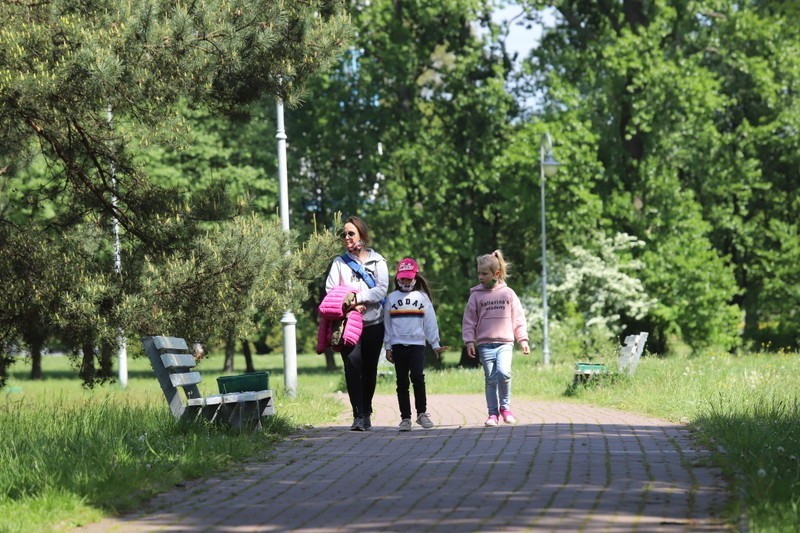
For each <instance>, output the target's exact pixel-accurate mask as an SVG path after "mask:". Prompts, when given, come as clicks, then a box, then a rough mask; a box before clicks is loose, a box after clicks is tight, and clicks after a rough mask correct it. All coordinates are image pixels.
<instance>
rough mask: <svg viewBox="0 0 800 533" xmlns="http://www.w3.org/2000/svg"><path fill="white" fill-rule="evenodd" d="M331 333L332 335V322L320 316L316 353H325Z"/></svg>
mask: <svg viewBox="0 0 800 533" xmlns="http://www.w3.org/2000/svg"><path fill="white" fill-rule="evenodd" d="M331 335H333V322H332V321H331V320H328V319H327V318H325V317H320V318H319V329H318V330H317V353H325V350H327V349H328V346H330V343H331Z"/></svg>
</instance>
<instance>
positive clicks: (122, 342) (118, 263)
mask: <svg viewBox="0 0 800 533" xmlns="http://www.w3.org/2000/svg"><path fill="white" fill-rule="evenodd" d="M106 119H107V120H108V129H110V130H112V131H113V130H114V111H113V109H112V108H111V104H108V106H107V107H106ZM109 174H111V189H112V190H113V191H114V192H113V195H112V196H111V205H112V206H113V207H114V219H113V220H112V224H113V225H112V226H111V231H112V232H113V234H114V273H115V274H116V275H117V276H122V248H121V247H120V242H119V218H117V214H116V209H117V168H116V166H115V165H114V160H113V159H112V160H111V164H110V165H109ZM118 331H119V335H118V336H117V359H118V361H119V384H120V386H121V387H122V388H123V389H124V388H126V387H127V386H128V341H127V339H126V338H125V332H124V331H123V329H122V326H120V327H119V330H118Z"/></svg>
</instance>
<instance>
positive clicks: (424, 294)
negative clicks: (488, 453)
mask: <svg viewBox="0 0 800 533" xmlns="http://www.w3.org/2000/svg"><path fill="white" fill-rule="evenodd" d="M394 286H395V289H396V290H395V291H394V292H392V293H391V294H390V295H389V296H388V297H387V298H386V303H385V304H384V305H383V323H384V325H385V328H386V329H385V331H386V332H385V333H384V336H383V345H384V347H385V348H386V360H387V361H389V362H390V363H392V364H394V369H395V374H396V375H397V403H398V404H399V405H400V428H399V429H400V431H411V399H410V397H409V394H408V388H409V376H410V377H411V380H410V383H411V384H413V385H414V407H415V408H416V411H417V424H419V425H420V426H422V427H423V428H425V429H430V428H432V427H433V422H432V421H431V417H430V415H428V412H427V411H428V398H427V395H426V393H425V372H424V366H425V341H426V340H427V341H428V342H429V343H430V344H431V346H432V347H433V350H434V351H435V352H436V355H437V356H438V355H440V354H441V353H442V352H443V351H445V350H446V349H447V347H445V346H441V345H440V344H439V326H438V324H437V322H436V312H435V311H434V310H433V304H432V303H431V291H430V289H429V288H428V282H427V281H426V280H425V278H423V277H422V275H421V274H420V273H419V265H417V262H416V261H414V260H413V259H411V258H410V257H407V258H405V259H403V260H401V261H400V262H399V263H398V264H397V275H396V276H395V279H394Z"/></svg>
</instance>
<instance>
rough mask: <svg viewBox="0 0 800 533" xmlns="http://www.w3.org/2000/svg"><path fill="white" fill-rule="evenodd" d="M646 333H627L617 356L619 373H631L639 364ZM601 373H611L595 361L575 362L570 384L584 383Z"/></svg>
mask: <svg viewBox="0 0 800 533" xmlns="http://www.w3.org/2000/svg"><path fill="white" fill-rule="evenodd" d="M647 336H648V334H647V333H645V332H641V333H639V334H638V335H628V336H627V337H625V342H624V343H623V345H622V346H621V347H620V350H619V357H617V368H618V372H619V373H620V374H627V375H629V376H630V375H633V373H634V372H635V371H636V365H638V364H639V358H641V356H642V353H643V352H644V345H645V343H646V342H647ZM601 374H611V372H610V371H609V369H608V367H607V366H606V365H602V364H595V363H575V375H574V377H573V379H572V384H573V385H577V384H578V383H586V382H587V381H589V380H590V379H591V378H592V377H593V376H596V375H601Z"/></svg>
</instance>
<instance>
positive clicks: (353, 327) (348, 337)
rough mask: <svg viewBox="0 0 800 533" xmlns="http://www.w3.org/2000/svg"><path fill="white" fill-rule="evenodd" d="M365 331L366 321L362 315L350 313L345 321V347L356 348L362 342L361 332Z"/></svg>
mask: <svg viewBox="0 0 800 533" xmlns="http://www.w3.org/2000/svg"><path fill="white" fill-rule="evenodd" d="M363 329H364V321H363V318H362V317H361V313H359V312H358V311H350V312H349V313H347V317H346V318H345V320H344V331H343V332H342V342H344V344H345V346H355V345H356V344H358V341H360V340H361V331H362V330H363Z"/></svg>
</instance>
